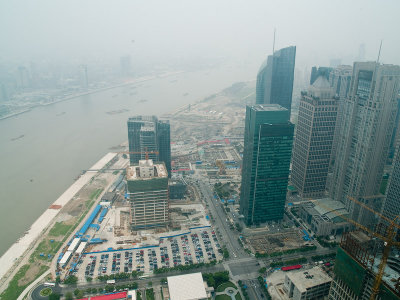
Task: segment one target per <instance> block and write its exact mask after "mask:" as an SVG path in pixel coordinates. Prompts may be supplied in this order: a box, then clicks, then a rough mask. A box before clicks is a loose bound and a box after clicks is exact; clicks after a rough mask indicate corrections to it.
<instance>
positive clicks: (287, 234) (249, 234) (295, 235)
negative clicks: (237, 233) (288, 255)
mask: <svg viewBox="0 0 400 300" xmlns="http://www.w3.org/2000/svg"><path fill="white" fill-rule="evenodd" d="M243 238H244V239H245V240H246V242H247V243H248V246H249V247H250V249H251V250H252V252H253V253H259V254H271V253H274V252H283V251H287V250H291V249H298V248H302V247H307V246H312V245H313V244H311V243H310V242H309V241H307V239H304V233H303V231H302V230H300V229H298V228H294V229H286V230H280V231H279V232H277V231H276V230H275V232H268V231H266V230H252V231H250V230H247V231H245V232H244V233H243Z"/></svg>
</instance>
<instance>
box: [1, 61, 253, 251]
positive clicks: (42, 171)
mask: <svg viewBox="0 0 400 300" xmlns="http://www.w3.org/2000/svg"><path fill="white" fill-rule="evenodd" d="M255 76H256V74H255V69H254V68H252V67H250V66H248V65H245V64H242V65H234V66H232V65H230V66H221V67H218V68H213V69H210V70H200V71H193V72H186V73H181V74H177V75H173V76H169V77H165V78H157V79H153V80H149V81H146V82H142V83H138V84H136V85H135V84H133V85H129V86H124V87H118V88H114V89H110V90H106V91H103V92H98V93H94V94H90V95H86V96H81V97H77V98H73V99H70V100H67V101H64V102H59V103H56V104H53V105H48V106H42V107H38V108H35V109H33V110H32V111H30V112H27V113H24V114H21V115H18V116H15V117H11V118H8V119H4V120H0V228H1V229H0V255H2V254H3V253H4V252H5V251H6V250H7V249H8V248H9V247H10V246H11V245H12V244H13V243H14V242H15V241H16V240H17V239H18V237H20V236H21V235H22V234H23V233H24V232H25V231H26V230H27V229H28V228H29V227H30V225H31V224H32V223H33V222H34V221H35V220H36V219H37V218H38V217H39V216H40V215H41V214H42V212H43V211H44V210H45V209H46V208H47V207H48V206H49V205H50V204H51V203H52V202H54V201H55V200H56V199H57V198H58V197H59V196H60V195H61V194H62V192H63V191H64V190H66V189H67V188H68V187H69V186H70V185H71V184H72V183H73V181H74V179H75V178H76V177H77V176H78V175H79V174H80V173H81V171H82V170H84V169H87V168H89V167H90V166H92V165H93V164H94V163H95V162H96V161H98V160H99V159H100V158H101V157H103V156H104V155H105V154H106V153H107V152H110V147H112V146H116V145H118V144H120V143H121V142H123V141H125V140H127V128H126V121H127V119H128V117H129V116H133V115H137V114H155V115H161V114H164V113H167V112H171V111H173V110H175V109H177V108H178V107H181V106H183V105H185V104H188V103H193V102H195V101H198V100H201V99H203V98H204V97H206V96H208V95H210V94H213V93H216V92H219V91H220V90H222V89H224V88H226V87H228V86H230V85H231V84H232V83H234V82H238V81H246V80H251V79H254V78H255ZM132 87H135V88H132ZM134 93H136V94H134ZM142 99H146V100H147V102H140V100H142ZM120 109H126V110H128V111H126V112H123V113H119V114H108V113H107V112H110V111H115V110H120ZM22 135H23V137H22V138H19V139H15V138H17V137H20V136H22ZM13 139H14V140H13Z"/></svg>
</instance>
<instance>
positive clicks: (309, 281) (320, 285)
mask: <svg viewBox="0 0 400 300" xmlns="http://www.w3.org/2000/svg"><path fill="white" fill-rule="evenodd" d="M331 282H332V278H330V277H329V276H328V274H326V273H325V272H324V271H323V270H322V269H320V268H319V267H314V268H312V269H309V270H302V271H298V272H289V273H288V274H286V276H285V282H284V289H285V291H286V293H287V294H288V297H289V298H290V299H293V300H311V299H324V297H326V296H327V295H328V294H329V289H330V286H331Z"/></svg>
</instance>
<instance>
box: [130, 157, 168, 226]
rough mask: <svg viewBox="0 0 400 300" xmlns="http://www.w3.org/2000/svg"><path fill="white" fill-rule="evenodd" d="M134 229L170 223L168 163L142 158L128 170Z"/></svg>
mask: <svg viewBox="0 0 400 300" xmlns="http://www.w3.org/2000/svg"><path fill="white" fill-rule="evenodd" d="M126 179H127V189H128V191H127V192H128V195H129V201H130V204H131V228H132V230H138V229H147V228H153V227H160V226H166V225H167V224H168V221H169V196H168V175H167V170H166V168H165V165H164V164H163V163H161V164H153V161H152V160H151V159H148V160H140V161H139V163H138V164H137V165H134V166H130V167H128V168H127V170H126Z"/></svg>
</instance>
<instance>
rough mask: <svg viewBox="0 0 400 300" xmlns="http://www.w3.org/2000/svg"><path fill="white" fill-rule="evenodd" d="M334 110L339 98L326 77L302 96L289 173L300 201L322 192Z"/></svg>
mask: <svg viewBox="0 0 400 300" xmlns="http://www.w3.org/2000/svg"><path fill="white" fill-rule="evenodd" d="M337 108H338V98H337V97H335V96H334V92H333V89H332V88H331V86H330V84H329V81H328V79H327V78H326V76H325V75H322V74H321V75H320V76H319V77H318V78H317V79H316V80H315V81H314V83H313V85H312V86H311V87H310V88H309V90H308V92H302V97H301V100H300V107H299V117H298V123H297V126H296V138H295V140H294V145H293V158H292V173H291V182H292V183H293V185H294V186H295V187H296V188H297V189H298V191H299V194H300V196H302V197H320V196H322V195H323V193H324V191H325V184H326V178H327V175H328V168H329V161H330V157H331V150H332V142H333V135H334V132H335V124H336V115H337Z"/></svg>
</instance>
